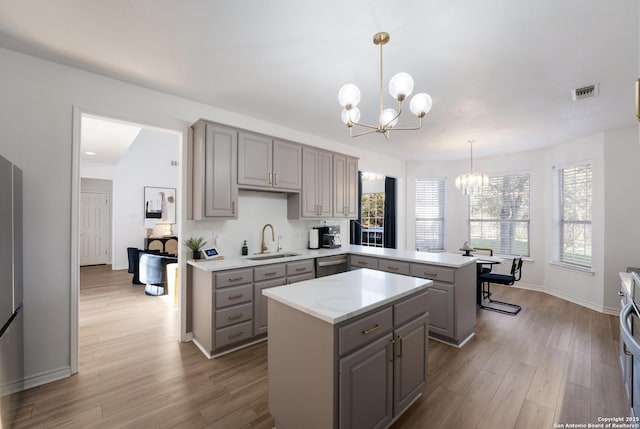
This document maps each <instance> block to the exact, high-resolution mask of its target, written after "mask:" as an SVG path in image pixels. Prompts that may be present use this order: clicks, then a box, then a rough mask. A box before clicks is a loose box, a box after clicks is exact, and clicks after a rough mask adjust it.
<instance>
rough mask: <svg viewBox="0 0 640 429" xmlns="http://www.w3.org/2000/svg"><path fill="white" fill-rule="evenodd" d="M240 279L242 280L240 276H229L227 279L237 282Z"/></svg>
mask: <svg viewBox="0 0 640 429" xmlns="http://www.w3.org/2000/svg"><path fill="white" fill-rule="evenodd" d="M240 280H242V277H232V278H229V281H230V282H239V281H240Z"/></svg>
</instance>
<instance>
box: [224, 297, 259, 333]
mask: <svg viewBox="0 0 640 429" xmlns="http://www.w3.org/2000/svg"><path fill="white" fill-rule="evenodd" d="M252 315H253V303H251V302H249V303H247V304H242V305H236V306H235V307H227V308H224V309H222V310H216V316H215V317H216V328H224V327H225V326H229V325H234V324H236V323H240V322H245V321H247V320H251V318H252Z"/></svg>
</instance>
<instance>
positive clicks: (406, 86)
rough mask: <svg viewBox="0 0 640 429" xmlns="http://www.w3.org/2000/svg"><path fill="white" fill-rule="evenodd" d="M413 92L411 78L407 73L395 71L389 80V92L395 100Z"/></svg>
mask: <svg viewBox="0 0 640 429" xmlns="http://www.w3.org/2000/svg"><path fill="white" fill-rule="evenodd" d="M412 92H413V78H412V77H411V76H410V75H409V73H404V72H402V73H396V74H395V75H393V77H392V78H391V80H390V81H389V93H390V94H391V96H392V97H393V98H395V99H396V100H399V99H401V98H402V99H404V98H405V97H408V96H410V95H411V93H412Z"/></svg>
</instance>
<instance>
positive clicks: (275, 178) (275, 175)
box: [273, 173, 278, 185]
mask: <svg viewBox="0 0 640 429" xmlns="http://www.w3.org/2000/svg"><path fill="white" fill-rule="evenodd" d="M273 179H274V180H273V184H274V185H277V184H278V173H276V174H274V175H273Z"/></svg>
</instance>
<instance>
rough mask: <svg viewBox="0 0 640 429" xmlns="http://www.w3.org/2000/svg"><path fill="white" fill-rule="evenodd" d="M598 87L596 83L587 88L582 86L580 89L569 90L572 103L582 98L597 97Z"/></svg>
mask: <svg viewBox="0 0 640 429" xmlns="http://www.w3.org/2000/svg"><path fill="white" fill-rule="evenodd" d="M599 86H600V85H598V84H597V83H595V84H593V85H589V86H583V87H582V88H573V89H572V90H571V98H572V99H573V101H577V100H582V99H583V98H590V97H595V96H596V95H598V88H599Z"/></svg>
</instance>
